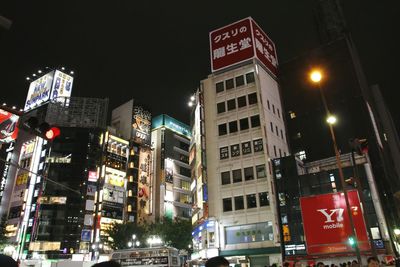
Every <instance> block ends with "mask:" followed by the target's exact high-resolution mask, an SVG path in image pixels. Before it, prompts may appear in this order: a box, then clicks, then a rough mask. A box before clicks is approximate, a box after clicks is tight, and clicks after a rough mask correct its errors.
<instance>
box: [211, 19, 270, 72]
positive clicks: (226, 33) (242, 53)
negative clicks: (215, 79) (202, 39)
mask: <svg viewBox="0 0 400 267" xmlns="http://www.w3.org/2000/svg"><path fill="white" fill-rule="evenodd" d="M210 52H211V54H210V56H211V71H212V72H215V71H218V70H221V69H224V68H227V67H230V66H232V65H235V64H238V63H241V62H244V61H246V60H249V59H252V58H258V60H259V61H260V62H261V63H262V64H263V65H264V66H265V67H266V68H267V69H268V70H269V71H270V72H271V73H272V74H273V75H276V73H277V65H278V62H277V57H276V51H275V44H274V43H273V42H272V41H271V39H269V38H268V36H267V35H266V34H265V33H264V31H263V30H261V28H260V27H259V26H258V25H257V23H256V22H255V21H254V20H253V19H252V18H245V19H243V20H240V21H238V22H235V23H232V24H230V25H227V26H225V27H222V28H219V29H217V30H214V31H212V32H211V33H210Z"/></svg>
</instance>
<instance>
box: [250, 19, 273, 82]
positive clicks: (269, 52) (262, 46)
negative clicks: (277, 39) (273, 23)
mask: <svg viewBox="0 0 400 267" xmlns="http://www.w3.org/2000/svg"><path fill="white" fill-rule="evenodd" d="M251 26H252V29H253V37H254V45H255V46H254V47H255V50H256V56H257V58H258V59H259V60H260V61H261V62H262V63H263V64H264V65H265V66H266V67H267V68H268V69H269V70H270V71H271V72H272V73H273V74H274V75H275V76H276V74H277V72H278V69H277V67H278V59H277V57H276V50H275V44H274V43H273V42H272V41H271V39H269V38H268V36H267V35H266V34H265V32H264V31H263V30H262V29H261V28H260V27H258V25H257V23H256V22H255V21H254V20H251Z"/></svg>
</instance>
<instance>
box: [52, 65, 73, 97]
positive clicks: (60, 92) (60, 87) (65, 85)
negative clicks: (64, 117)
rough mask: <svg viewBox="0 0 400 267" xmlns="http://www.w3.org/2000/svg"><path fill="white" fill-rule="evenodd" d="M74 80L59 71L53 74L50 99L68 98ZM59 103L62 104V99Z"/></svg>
mask: <svg viewBox="0 0 400 267" xmlns="http://www.w3.org/2000/svg"><path fill="white" fill-rule="evenodd" d="M73 80H74V78H73V77H72V76H69V75H68V74H65V73H63V72H61V71H59V70H56V72H55V73H54V83H53V87H52V90H51V99H55V100H56V101H57V98H58V97H60V98H64V97H70V96H71V92H72V82H73ZM59 101H61V102H63V99H60V100H59Z"/></svg>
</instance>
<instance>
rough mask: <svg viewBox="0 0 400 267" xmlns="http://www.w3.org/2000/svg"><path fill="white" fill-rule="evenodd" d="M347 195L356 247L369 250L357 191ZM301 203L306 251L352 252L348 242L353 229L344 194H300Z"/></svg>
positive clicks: (322, 252)
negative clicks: (305, 195) (354, 231)
mask: <svg viewBox="0 0 400 267" xmlns="http://www.w3.org/2000/svg"><path fill="white" fill-rule="evenodd" d="M348 198H349V204H350V209H351V212H352V217H353V222H354V227H355V230H356V235H357V238H356V239H357V242H358V246H359V248H360V250H361V251H366V250H369V249H370V246H369V242H368V236H367V232H366V228H365V223H364V218H363V215H362V211H361V206H360V200H359V198H358V192H357V191H356V190H351V191H348ZM300 205H301V213H302V217H303V225H304V233H305V237H306V245H307V253H308V254H310V255H315V254H328V253H342V252H349V251H354V249H353V248H352V247H351V246H350V244H349V242H348V238H349V237H350V236H351V233H352V231H351V226H350V219H349V214H348V213H347V209H346V202H345V198H344V194H343V193H333V194H324V195H317V196H309V197H301V198H300Z"/></svg>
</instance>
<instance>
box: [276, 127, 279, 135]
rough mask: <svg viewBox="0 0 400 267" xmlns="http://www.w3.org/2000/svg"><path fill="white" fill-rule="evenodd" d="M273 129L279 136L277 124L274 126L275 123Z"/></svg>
mask: <svg viewBox="0 0 400 267" xmlns="http://www.w3.org/2000/svg"><path fill="white" fill-rule="evenodd" d="M275 130H276V131H275V133H276V135H277V136H278V137H279V131H278V126H276V125H275Z"/></svg>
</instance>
